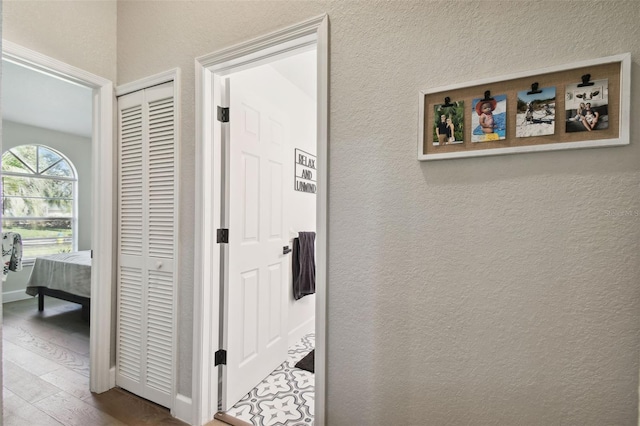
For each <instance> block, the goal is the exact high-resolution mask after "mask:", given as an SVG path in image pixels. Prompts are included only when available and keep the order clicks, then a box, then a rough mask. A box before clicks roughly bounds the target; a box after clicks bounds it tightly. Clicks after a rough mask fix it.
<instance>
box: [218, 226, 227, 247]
mask: <svg viewBox="0 0 640 426" xmlns="http://www.w3.org/2000/svg"><path fill="white" fill-rule="evenodd" d="M216 242H217V243H218V244H220V243H228V242H229V230H228V229H226V228H222V229H218V238H217V239H216Z"/></svg>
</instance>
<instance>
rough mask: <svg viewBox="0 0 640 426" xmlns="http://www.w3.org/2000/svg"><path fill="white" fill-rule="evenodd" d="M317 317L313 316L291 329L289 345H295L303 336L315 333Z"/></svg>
mask: <svg viewBox="0 0 640 426" xmlns="http://www.w3.org/2000/svg"><path fill="white" fill-rule="evenodd" d="M315 326H316V317H315V316H312V317H311V318H309V319H308V320H306V321H305V322H303V323H302V324H300V325H299V326H297V327H296V328H294V329H293V330H291V331H289V336H288V339H289V346H291V345H295V344H296V343H298V341H299V340H300V339H302V336H305V335H307V334H309V333H313V332H314V331H315V329H316V327H315Z"/></svg>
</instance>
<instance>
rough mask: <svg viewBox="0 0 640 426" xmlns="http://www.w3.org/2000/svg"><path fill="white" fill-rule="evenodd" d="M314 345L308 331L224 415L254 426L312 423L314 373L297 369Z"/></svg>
mask: <svg viewBox="0 0 640 426" xmlns="http://www.w3.org/2000/svg"><path fill="white" fill-rule="evenodd" d="M314 347H315V334H307V335H306V336H304V337H303V338H302V340H301V341H300V342H298V343H297V344H296V345H294V346H292V347H290V348H289V357H288V358H287V360H286V361H285V362H284V363H282V364H281V365H280V366H279V367H278V368H277V369H275V370H274V371H273V373H271V374H270V375H269V377H267V378H266V379H264V380H263V381H262V382H261V383H260V384H259V385H258V386H256V387H255V388H253V390H252V391H251V392H249V393H248V394H247V396H245V397H244V398H242V399H241V400H240V401H239V402H238V403H237V404H236V405H234V406H233V407H232V408H231V409H230V410H229V411H227V414H229V415H231V416H233V417H236V418H238V419H241V420H244V421H245V422H248V423H252V424H253V425H255V426H309V425H312V424H313V412H314V383H315V382H314V376H313V373H310V372H308V371H305V370H300V369H299V368H296V367H295V365H296V363H297V362H298V361H300V360H301V359H302V358H304V356H305V355H307V354H308V353H309V352H310V351H311V350H312V349H313V348H314Z"/></svg>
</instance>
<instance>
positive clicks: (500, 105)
mask: <svg viewBox="0 0 640 426" xmlns="http://www.w3.org/2000/svg"><path fill="white" fill-rule="evenodd" d="M506 116H507V95H498V96H493V97H489V98H487V97H485V98H476V99H474V100H473V102H472V104H471V129H472V131H471V142H489V141H497V140H502V139H505V138H506V134H507V117H506Z"/></svg>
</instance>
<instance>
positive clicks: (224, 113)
mask: <svg viewBox="0 0 640 426" xmlns="http://www.w3.org/2000/svg"><path fill="white" fill-rule="evenodd" d="M218 121H220V122H221V123H228V122H229V107H221V106H218Z"/></svg>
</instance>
